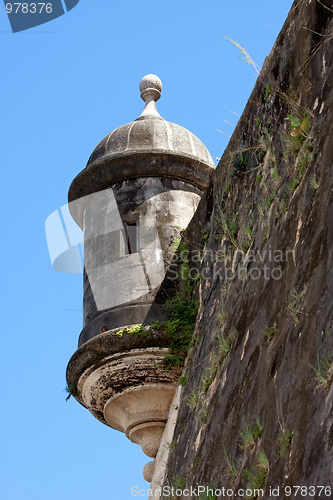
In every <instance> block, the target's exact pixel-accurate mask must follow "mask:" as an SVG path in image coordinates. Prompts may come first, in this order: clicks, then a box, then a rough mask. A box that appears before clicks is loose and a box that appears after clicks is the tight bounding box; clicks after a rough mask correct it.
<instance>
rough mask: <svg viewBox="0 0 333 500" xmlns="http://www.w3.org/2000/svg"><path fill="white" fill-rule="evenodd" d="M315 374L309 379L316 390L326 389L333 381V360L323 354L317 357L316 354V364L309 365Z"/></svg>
mask: <svg viewBox="0 0 333 500" xmlns="http://www.w3.org/2000/svg"><path fill="white" fill-rule="evenodd" d="M309 366H310V367H311V368H312V369H313V371H314V373H315V376H314V377H313V378H312V379H311V380H310V383H311V384H313V386H314V389H315V390H318V391H328V390H329V389H330V387H331V385H332V382H333V360H332V358H331V357H328V356H324V357H323V358H319V354H318V355H317V365H316V366H314V365H309Z"/></svg>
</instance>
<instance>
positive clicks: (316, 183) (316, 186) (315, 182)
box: [310, 174, 319, 191]
mask: <svg viewBox="0 0 333 500" xmlns="http://www.w3.org/2000/svg"><path fill="white" fill-rule="evenodd" d="M310 186H311V187H313V189H314V190H315V191H318V189H319V181H318V180H317V177H316V174H313V176H312V177H311V179H310Z"/></svg>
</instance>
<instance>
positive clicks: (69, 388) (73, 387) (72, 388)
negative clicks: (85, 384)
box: [65, 384, 77, 401]
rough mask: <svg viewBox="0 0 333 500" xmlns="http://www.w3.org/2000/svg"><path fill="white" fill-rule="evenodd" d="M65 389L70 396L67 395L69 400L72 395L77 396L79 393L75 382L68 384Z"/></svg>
mask: <svg viewBox="0 0 333 500" xmlns="http://www.w3.org/2000/svg"><path fill="white" fill-rule="evenodd" d="M65 391H66V392H67V394H68V396H67V397H66V401H68V400H69V399H70V398H71V396H76V394H77V387H76V385H74V384H69V385H68V384H67V385H66V387H65Z"/></svg>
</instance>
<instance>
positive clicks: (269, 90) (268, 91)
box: [265, 83, 272, 99]
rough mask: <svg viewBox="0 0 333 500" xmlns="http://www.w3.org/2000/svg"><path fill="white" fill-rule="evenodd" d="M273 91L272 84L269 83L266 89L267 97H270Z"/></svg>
mask: <svg viewBox="0 0 333 500" xmlns="http://www.w3.org/2000/svg"><path fill="white" fill-rule="evenodd" d="M271 92H272V85H271V84H270V83H269V84H268V85H267V87H266V89H265V98H266V99H268V97H269V96H270V95H271Z"/></svg>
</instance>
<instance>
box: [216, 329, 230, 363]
mask: <svg viewBox="0 0 333 500" xmlns="http://www.w3.org/2000/svg"><path fill="white" fill-rule="evenodd" d="M233 339H234V335H225V334H224V333H223V332H221V333H219V334H218V336H217V341H218V346H219V351H220V362H221V361H223V360H224V359H225V358H226V357H227V356H228V354H229V352H230V349H231V347H232V342H233Z"/></svg>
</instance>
